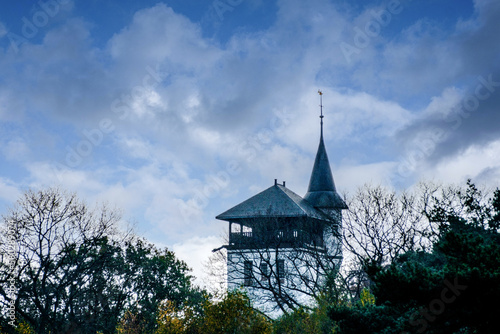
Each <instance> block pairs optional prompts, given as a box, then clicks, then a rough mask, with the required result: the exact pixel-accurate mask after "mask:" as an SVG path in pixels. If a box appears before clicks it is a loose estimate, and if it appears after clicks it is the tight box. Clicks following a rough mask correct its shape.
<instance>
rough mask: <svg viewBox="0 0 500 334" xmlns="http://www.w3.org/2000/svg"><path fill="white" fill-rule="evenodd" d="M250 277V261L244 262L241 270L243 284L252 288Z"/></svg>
mask: <svg viewBox="0 0 500 334" xmlns="http://www.w3.org/2000/svg"><path fill="white" fill-rule="evenodd" d="M252 277H253V273H252V261H245V262H244V269H243V279H244V282H243V284H244V285H245V286H252Z"/></svg>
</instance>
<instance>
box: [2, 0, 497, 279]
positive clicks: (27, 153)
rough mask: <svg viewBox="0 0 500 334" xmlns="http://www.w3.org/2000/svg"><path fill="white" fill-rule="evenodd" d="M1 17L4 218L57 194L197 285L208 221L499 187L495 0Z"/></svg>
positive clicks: (283, 2)
mask: <svg viewBox="0 0 500 334" xmlns="http://www.w3.org/2000/svg"><path fill="white" fill-rule="evenodd" d="M1 6H2V8H1V9H2V10H0V212H1V213H5V212H6V209H7V208H8V207H9V206H11V205H12V204H13V203H14V202H15V200H16V199H17V198H18V197H19V196H20V194H21V193H22V192H23V191H24V190H26V189H27V188H35V189H38V188H42V187H46V186H54V185H57V186H60V187H61V188H63V189H67V190H69V191H75V192H77V193H78V194H79V196H80V197H82V198H83V199H85V200H86V201H88V202H89V203H91V204H92V203H96V202H108V203H110V204H112V205H113V206H116V207H117V208H121V209H122V210H123V214H124V218H125V219H127V220H128V221H131V222H133V223H135V226H136V231H137V233H138V234H139V235H141V236H144V237H145V238H147V239H149V240H150V241H152V242H154V243H156V244H158V245H159V246H167V247H169V248H170V249H173V250H174V251H175V252H176V253H177V255H178V256H179V257H181V258H183V259H184V260H186V261H187V262H188V264H189V265H190V266H191V267H193V268H194V269H195V275H197V276H201V271H200V268H201V265H200V263H201V262H202V261H203V260H204V259H205V258H206V257H207V256H208V255H209V253H210V250H211V249H212V248H214V247H218V246H219V245H220V243H221V241H220V236H221V235H222V234H223V232H224V230H225V229H226V228H227V225H226V223H224V222H220V221H217V220H215V218H214V217H215V216H216V215H217V214H219V213H221V212H223V211H225V210H226V209H229V208H230V207H232V206H234V205H236V204H238V203H239V202H241V201H243V200H245V199H246V198H248V197H250V196H251V195H254V194H256V193H257V192H260V191H262V190H264V189H266V188H267V187H269V186H271V185H272V184H273V182H274V179H275V178H276V179H278V180H279V181H280V182H281V181H286V182H287V186H288V187H289V188H290V189H291V190H293V191H294V192H296V193H298V194H299V195H304V194H305V192H306V189H307V184H308V181H309V176H310V172H311V168H312V164H313V160H314V155H315V153H316V149H317V145H318V138H319V118H318V115H319V107H318V104H319V97H318V94H317V91H318V89H321V90H322V91H323V93H324V95H323V105H324V113H325V141H326V147H327V150H328V154H329V158H330V162H331V164H332V169H333V173H334V178H335V182H336V185H337V188H338V190H339V192H352V191H354V190H355V189H356V188H357V187H358V186H360V185H362V184H364V183H373V184H379V183H381V184H384V185H388V186H393V187H395V188H397V189H404V188H408V187H411V185H413V184H415V183H416V182H418V181H419V180H436V181H443V182H446V183H448V182H456V183H461V182H464V181H465V180H466V179H467V178H472V179H473V181H475V182H476V183H478V184H486V185H489V186H498V185H499V184H500V155H499V154H498V153H499V152H500V129H499V124H500V112H499V107H500V34H499V31H500V1H498V0H474V1H473V0H418V1H416V0H413V1H411V0H399V1H398V0H384V1H381V0H376V1H367V0H364V1H361V0H356V1H345V0H330V1H328V0H311V1H299V0H207V1H202V0H199V1H194V0H171V1H163V2H158V0H155V1H149V0H143V1H133V0H107V1H97V0H85V1H84V0H41V1H35V0H32V1H28V0H26V1H8V2H7V1H3V2H2V4H1Z"/></svg>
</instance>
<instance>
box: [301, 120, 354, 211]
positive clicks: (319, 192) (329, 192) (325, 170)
mask: <svg viewBox="0 0 500 334" xmlns="http://www.w3.org/2000/svg"><path fill="white" fill-rule="evenodd" d="M304 199H305V200H306V201H308V202H309V203H311V205H312V206H314V207H315V208H326V209H347V205H346V204H345V202H344V200H343V199H342V198H341V197H340V196H339V194H338V193H337V190H336V189H335V182H333V175H332V170H331V169H330V162H329V161H328V155H327V154H326V149H325V143H324V142H323V122H321V136H320V140H319V147H318V152H317V153H316V159H315V160H314V166H313V170H312V173H311V179H310V181H309V188H308V189H307V194H306V195H305V196H304Z"/></svg>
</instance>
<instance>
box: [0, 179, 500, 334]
mask: <svg viewBox="0 0 500 334" xmlns="http://www.w3.org/2000/svg"><path fill="white" fill-rule="evenodd" d="M365 190H366V191H365V192H364V193H362V192H360V193H358V194H357V195H356V196H355V198H354V199H355V200H357V202H353V201H351V202H350V203H351V204H352V206H351V207H350V209H351V212H349V216H348V217H347V223H346V225H347V226H346V228H345V230H346V231H347V234H346V235H345V238H347V244H348V246H347V247H348V249H350V250H352V252H351V254H353V256H352V258H353V259H354V260H353V261H354V262H353V263H354V264H353V265H348V266H346V268H347V269H346V270H344V271H342V272H341V273H340V274H339V275H337V276H334V275H332V277H330V278H329V280H328V281H327V282H326V284H325V286H324V287H323V290H322V291H321V294H320V295H319V297H318V299H317V304H316V307H314V308H313V309H310V308H309V309H308V308H298V309H297V310H295V311H293V312H290V313H288V314H284V315H283V316H282V317H280V318H279V319H275V320H272V319H269V318H267V317H266V315H264V314H262V313H260V312H259V311H257V310H256V309H255V308H254V307H253V306H252V303H251V300H250V299H249V297H248V296H247V294H246V293H245V292H244V290H242V291H239V290H236V291H229V292H227V293H225V294H223V295H221V296H219V298H214V297H213V296H210V295H208V294H207V293H206V292H204V291H201V290H199V289H197V288H195V287H193V285H192V278H191V277H190V276H189V270H188V268H187V266H186V264H185V263H183V262H181V261H179V260H177V259H176V257H175V255H174V254H173V253H172V252H170V251H168V250H166V249H165V250H159V249H157V248H156V247H154V246H153V245H150V244H148V243H147V242H145V241H141V240H138V239H137V238H133V237H128V236H123V235H120V234H119V233H117V232H116V230H115V229H114V226H115V224H116V222H117V219H118V217H117V216H116V215H115V214H114V213H113V212H110V211H108V210H106V209H105V208H102V209H101V210H100V211H97V212H91V211H89V210H88V208H86V207H85V206H84V205H83V204H82V203H80V202H78V201H77V200H76V198H75V197H74V196H69V197H68V196H67V195H65V194H61V193H60V192H57V191H53V190H48V191H42V192H38V193H34V192H28V193H27V194H26V195H25V197H24V198H23V200H21V201H20V204H19V205H18V207H16V208H15V209H14V210H12V211H11V213H10V214H9V215H8V216H7V217H6V218H5V219H4V220H5V221H4V232H5V234H4V238H3V239H2V247H1V251H2V261H1V264H0V279H1V283H2V284H1V287H0V296H1V298H0V300H1V302H2V303H4V308H3V310H4V312H3V313H2V318H1V319H0V321H1V327H2V331H6V332H16V333H48V332H52V333H64V332H66V333H69V332H70V333H97V332H99V333H119V334H125V333H127V334H133V333H157V334H166V333H193V334H197V333H276V334H281V333H301V334H322V333H340V334H342V333H496V332H498V329H497V327H498V326H497V325H496V320H497V319H496V317H497V315H498V314H500V304H499V303H498V300H500V231H499V229H500V190H498V189H497V190H496V191H494V192H493V193H492V194H491V196H485V195H484V194H483V193H482V192H481V191H479V190H478V189H477V188H476V186H475V185H474V184H472V183H471V182H470V181H469V182H468V183H467V185H466V187H463V188H446V189H445V188H440V187H435V186H430V185H427V186H426V187H424V190H425V191H423V192H421V193H420V194H407V193H405V194H403V195H401V196H399V197H398V195H397V194H395V193H393V192H388V191H385V190H383V189H382V188H380V187H375V188H365ZM384 224H386V225H385V226H382V225H384ZM7 232H9V233H10V234H8V233H7ZM356 233H358V234H356ZM355 234H356V235H355ZM5 236H8V238H10V239H11V240H12V238H13V240H15V242H16V243H17V244H18V246H17V248H16V249H15V252H13V248H11V247H10V246H9V245H10V244H9V239H8V238H7V237H5ZM13 254H15V256H14V265H11V263H12V261H11V260H12V256H13ZM13 267H17V268H19V270H18V271H13V270H12V268H13ZM12 278H14V279H15V281H16V282H17V284H18V288H19V291H18V297H17V299H16V303H15V311H16V328H15V329H14V327H13V326H10V325H9V324H8V322H9V317H8V313H7V312H5V309H6V306H8V305H9V282H10V281H9V279H12Z"/></svg>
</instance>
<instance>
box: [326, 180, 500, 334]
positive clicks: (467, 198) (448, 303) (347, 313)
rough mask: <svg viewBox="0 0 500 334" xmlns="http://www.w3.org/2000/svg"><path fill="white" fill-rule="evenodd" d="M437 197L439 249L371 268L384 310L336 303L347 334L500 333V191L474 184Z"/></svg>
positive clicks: (433, 212) (432, 204)
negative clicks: (487, 192) (489, 192)
mask: <svg viewBox="0 0 500 334" xmlns="http://www.w3.org/2000/svg"><path fill="white" fill-rule="evenodd" d="M434 194H435V195H436V196H431V197H430V201H429V202H427V204H428V206H426V211H425V216H426V217H427V218H428V219H429V221H430V222H431V223H432V224H433V226H437V229H436V230H434V231H433V233H432V234H431V238H432V248H430V249H428V250H426V251H424V250H410V251H408V252H406V253H404V254H401V255H398V256H396V257H395V258H394V259H393V261H392V262H391V263H390V264H388V265H387V266H378V267H376V266H374V267H372V268H370V270H367V273H368V274H369V278H370V279H371V281H372V285H371V288H372V292H373V294H374V296H375V300H376V305H373V306H371V307H368V308H366V307H365V308H362V307H359V306H354V307H353V306H352V305H351V306H349V305H333V306H332V308H331V310H330V313H329V315H330V317H331V318H332V320H335V321H336V323H337V325H338V327H339V332H340V333H359V332H370V333H401V332H402V331H405V332H412V333H414V332H416V333H423V332H426V333H496V332H497V331H498V329H497V325H496V323H497V320H496V317H497V315H498V314H499V312H500V307H499V305H498V303H497V301H498V299H499V298H500V234H499V230H498V218H499V216H498V212H499V208H500V206H499V202H498V198H500V197H499V196H500V190H498V189H497V190H496V191H495V192H494V194H493V195H492V196H484V195H483V194H482V192H481V191H479V190H478V189H477V188H476V186H475V185H474V184H472V182H470V181H469V182H468V183H467V186H466V187H465V188H455V191H454V193H453V194H451V195H452V196H448V197H440V196H437V195H438V194H439V193H436V192H434Z"/></svg>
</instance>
